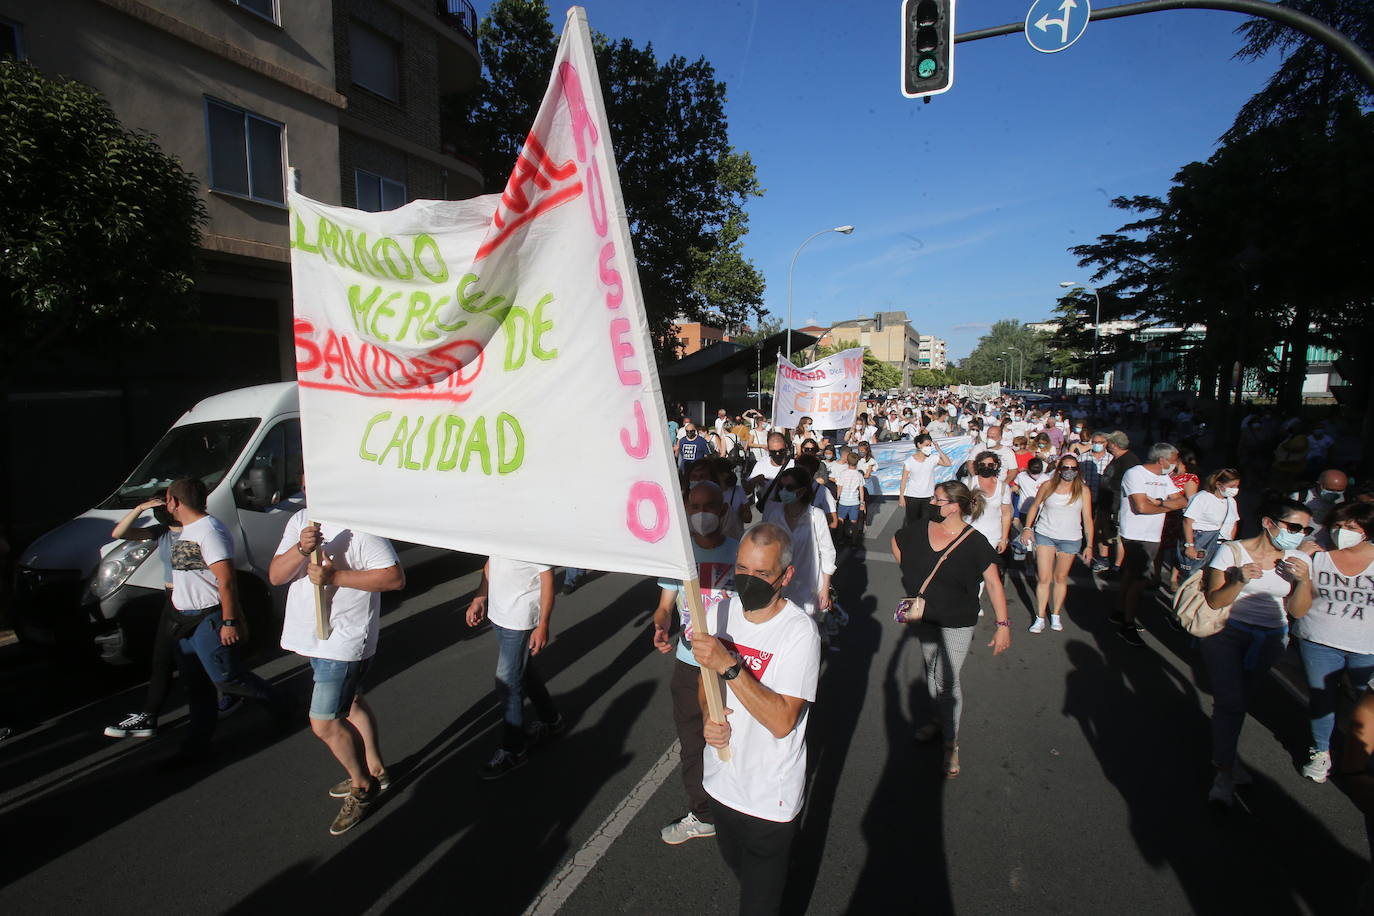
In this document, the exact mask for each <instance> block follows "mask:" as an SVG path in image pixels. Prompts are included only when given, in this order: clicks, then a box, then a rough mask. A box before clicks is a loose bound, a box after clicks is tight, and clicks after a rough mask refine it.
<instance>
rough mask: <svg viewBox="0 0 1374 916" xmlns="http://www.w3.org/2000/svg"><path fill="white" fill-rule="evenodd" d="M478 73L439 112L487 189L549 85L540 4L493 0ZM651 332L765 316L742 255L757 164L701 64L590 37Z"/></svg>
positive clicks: (551, 42)
mask: <svg viewBox="0 0 1374 916" xmlns="http://www.w3.org/2000/svg"><path fill="white" fill-rule="evenodd" d="M479 37H480V39H481V41H482V49H483V51H482V54H483V67H484V71H483V77H482V79H481V80H480V81H479V83H478V85H477V86H476V87H475V88H474V89H473V90H472V91H471V92H469V93H467V94H464V95H460V96H455V97H452V98H450V99H448V100H446V102H445V104H446V107H447V110H448V112H449V113H450V115H451V116H452V118H453V119H454V120H455V121H456V123H458V124H459V125H461V126H462V132H461V136H460V137H459V138H457V139H459V140H460V141H461V142H462V143H463V144H466V145H467V146H468V147H469V148H470V150H471V152H472V154H473V156H474V158H476V159H477V161H478V162H479V163H480V165H481V168H482V173H483V175H484V177H485V179H486V181H487V186H488V190H489V191H492V192H495V191H499V190H501V189H502V188H503V187H504V186H505V182H506V178H507V176H508V175H509V174H510V171H511V167H512V166H513V165H514V163H515V159H516V156H517V154H518V153H519V150H520V148H521V146H522V145H523V143H524V140H525V136H526V134H527V133H528V132H529V128H530V125H531V124H532V123H533V121H534V116H535V113H536V112H537V111H538V109H539V104H540V101H541V100H542V99H543V96H544V91H545V89H546V87H547V85H548V80H549V73H550V70H551V68H552V65H553V59H554V55H555V53H556V50H557V39H556V38H555V36H554V33H553V27H552V26H551V25H550V22H549V11H548V7H547V5H546V4H545V3H544V2H543V0H497V2H496V3H495V4H493V6H492V8H491V11H490V13H489V14H488V15H487V17H486V18H485V19H484V20H483V22H482V24H481V27H480V30H479ZM593 43H594V46H595V53H596V59H597V67H598V69H599V70H600V73H601V89H602V95H603V97H604V98H605V101H606V114H607V118H608V120H609V122H610V126H611V133H612V138H611V139H612V144H613V148H614V150H615V154H616V159H617V164H618V166H619V171H620V183H621V189H622V191H623V193H624V199H625V210H626V215H627V217H628V220H629V224H630V231H631V233H632V235H633V238H634V246H635V257H636V259H637V261H638V264H639V278H640V286H641V288H642V289H643V291H644V299H645V305H646V308H647V311H648V317H649V324H650V331H651V332H652V334H653V336H654V339H655V340H659V341H663V342H665V345H666V342H669V341H671V340H672V337H673V335H672V334H671V333H670V332H671V328H672V325H673V321H674V319H675V318H676V317H678V316H682V318H683V319H685V320H687V321H704V322H706V323H708V324H711V325H714V326H716V327H721V328H724V329H726V330H727V331H730V330H736V329H739V328H741V327H743V326H745V325H747V324H750V323H752V322H753V321H754V320H756V319H757V318H759V317H761V316H762V315H763V277H762V275H761V274H760V273H759V272H758V270H757V269H756V268H755V267H754V265H753V263H752V262H750V261H749V260H748V259H746V258H745V257H744V253H743V239H744V235H745V233H746V232H747V231H748V215H747V214H746V213H745V210H744V204H745V202H746V201H747V200H748V199H749V198H751V197H758V196H761V195H762V193H763V190H762V188H760V187H759V184H758V179H757V176H756V175H755V170H754V164H753V161H752V160H751V159H750V158H749V154H748V153H743V152H739V151H737V150H735V149H734V148H732V147H731V146H730V143H729V135H728V131H727V127H728V125H727V120H726V117H725V84H724V83H722V82H719V81H717V80H716V78H715V69H714V68H713V67H712V66H711V64H710V63H709V62H708V61H707V60H706V59H705V58H699V59H697V60H696V61H688V60H687V59H686V58H683V57H680V56H676V55H675V56H673V57H670V58H668V59H667V60H666V61H660V60H659V59H658V57H657V55H656V54H655V53H654V49H653V46H652V45H645V46H643V47H638V46H636V45H635V44H634V43H633V42H631V41H630V40H629V39H620V40H618V41H613V40H611V39H609V38H607V37H606V36H604V35H601V34H596V35H594V36H593Z"/></svg>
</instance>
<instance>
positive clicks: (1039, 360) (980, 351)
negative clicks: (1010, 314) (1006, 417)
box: [960, 319, 1049, 387]
mask: <svg viewBox="0 0 1374 916" xmlns="http://www.w3.org/2000/svg"><path fill="white" fill-rule="evenodd" d="M1047 341H1048V335H1046V334H1043V333H1041V332H1039V331H1034V330H1032V329H1031V328H1028V327H1026V326H1025V325H1023V324H1021V322H1019V321H1017V320H1015V319H1008V320H1004V321H999V322H997V323H996V324H994V325H993V326H992V327H991V328H990V329H989V330H988V332H987V333H986V334H984V335H983V336H982V337H980V338H979V339H978V346H976V347H974V348H973V352H972V353H970V354H969V355H968V358H967V359H965V360H964V361H963V362H962V363H961V366H960V367H961V368H962V369H963V370H965V373H966V378H965V379H964V380H966V381H967V383H968V384H970V385H990V384H992V383H993V382H1000V381H1002V380H1003V379H1004V378H1008V377H1010V378H1011V379H1012V381H1013V384H1015V383H1016V382H1019V381H1021V380H1022V379H1024V381H1025V384H1026V386H1027V387H1030V386H1032V385H1034V384H1037V383H1040V382H1043V381H1044V380H1045V379H1046V378H1048V377H1049V367H1048V365H1047V364H1046V362H1045V357H1046V352H1047ZM1013 347H1015V348H1018V349H1019V350H1020V351H1021V354H1024V359H1023V357H1022V355H1021V354H1018V353H1015V352H1007V351H1010V350H1011V349H1012V348H1013ZM999 356H1000V357H1002V359H1003V360H1004V361H1005V362H1006V366H1007V368H1004V366H1003V363H1000V362H998V361H997V358H998V357H999ZM1023 363H1024V368H1023ZM1008 369H1012V370H1014V372H1008ZM964 380H961V381H964Z"/></svg>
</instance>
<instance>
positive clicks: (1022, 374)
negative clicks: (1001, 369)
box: [1003, 346, 1026, 388]
mask: <svg viewBox="0 0 1374 916" xmlns="http://www.w3.org/2000/svg"><path fill="white" fill-rule="evenodd" d="M1012 351H1015V352H1016V356H1017V361H1016V365H1017V369H1016V370H1015V372H1016V376H1015V378H1014V379H1013V381H1014V382H1015V384H1016V387H1017V388H1025V387H1026V353H1025V351H1024V350H1022V349H1021V348H1020V347H1010V346H1009V347H1007V349H1006V350H1005V351H1003V352H1006V353H1010V352H1012Z"/></svg>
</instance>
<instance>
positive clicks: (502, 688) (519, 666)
mask: <svg viewBox="0 0 1374 916" xmlns="http://www.w3.org/2000/svg"><path fill="white" fill-rule="evenodd" d="M491 628H492V629H493V630H495V631H496V646H497V652H498V654H497V656H496V699H497V701H498V702H500V704H501V711H502V717H503V719H504V720H505V726H504V729H503V731H502V738H501V746H502V747H503V748H505V749H506V750H508V751H510V752H511V753H519V752H520V751H523V750H524V749H525V697H529V698H530V702H531V703H533V704H534V709H535V712H537V713H538V714H539V718H540V719H542V720H544V721H545V722H553V721H555V720H556V719H557V718H558V709H557V708H556V707H555V706H554V705H553V697H551V696H549V691H548V688H547V687H545V686H544V679H543V678H541V677H540V676H539V672H538V671H536V670H535V668H534V663H533V662H532V661H531V660H530V634H531V633H533V632H534V631H533V630H508V629H506V628H505V627H503V626H500V625H498V624H495V623H493V624H492V625H491Z"/></svg>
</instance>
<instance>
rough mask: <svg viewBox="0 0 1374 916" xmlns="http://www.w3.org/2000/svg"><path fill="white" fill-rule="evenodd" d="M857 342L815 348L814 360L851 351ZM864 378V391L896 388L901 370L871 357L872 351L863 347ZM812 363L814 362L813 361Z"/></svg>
mask: <svg viewBox="0 0 1374 916" xmlns="http://www.w3.org/2000/svg"><path fill="white" fill-rule="evenodd" d="M858 345H859V342H858V341H857V340H841V341H836V342H835V343H834V344H833V345H831V346H825V347H816V356H815V359H825V358H826V357H827V356H834V355H835V354H836V353H840V352H843V351H844V350H852V349H853V348H855V347H857V346H858ZM863 350H864V378H863V388H864V390H865V391H871V390H876V389H879V388H881V389H884V390H886V389H888V388H896V387H897V386H898V385H900V384H901V383H902V370H900V369H898V368H897V367H896V366H893V365H890V364H888V363H885V362H883V361H882V360H880V359H878V357H876V356H874V355H873V351H872V350H870V349H869V348H868V347H864V348H863ZM813 361H814V360H813Z"/></svg>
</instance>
